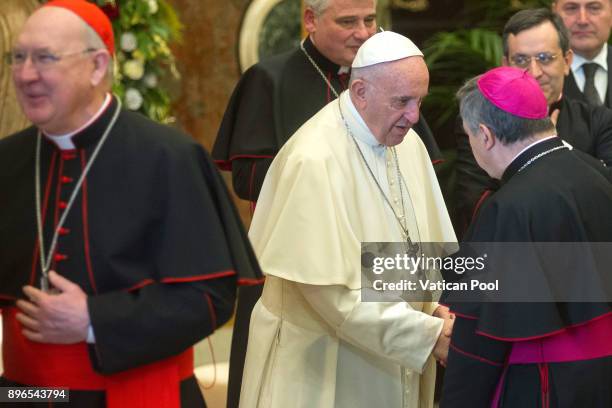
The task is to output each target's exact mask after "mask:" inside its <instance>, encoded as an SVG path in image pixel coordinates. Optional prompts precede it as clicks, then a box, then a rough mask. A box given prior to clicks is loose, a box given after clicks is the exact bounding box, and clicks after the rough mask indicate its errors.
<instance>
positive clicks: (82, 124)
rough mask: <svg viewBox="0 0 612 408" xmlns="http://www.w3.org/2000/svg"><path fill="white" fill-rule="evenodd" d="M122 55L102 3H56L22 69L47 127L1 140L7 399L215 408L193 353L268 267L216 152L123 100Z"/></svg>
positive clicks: (25, 42)
mask: <svg viewBox="0 0 612 408" xmlns="http://www.w3.org/2000/svg"><path fill="white" fill-rule="evenodd" d="M114 46H115V43H114V37H113V31H112V26H111V22H110V20H109V19H108V18H107V17H106V16H105V15H104V13H103V12H102V11H101V10H100V9H99V8H98V7H97V6H95V5H94V4H93V3H90V2H87V1H84V0H53V1H50V2H48V3H45V4H44V5H43V6H41V7H40V8H38V9H37V10H36V11H35V12H34V13H33V14H32V15H31V16H30V17H29V18H28V19H27V21H26V23H25V25H24V27H23V28H22V30H21V32H20V34H19V36H18V38H17V40H16V43H15V44H14V47H13V50H12V52H11V53H10V55H9V56H8V57H7V62H8V63H9V64H10V70H11V73H12V76H13V81H14V85H15V88H16V91H17V96H18V100H19V103H20V105H21V107H22V109H23V111H24V113H25V115H26V116H27V117H28V119H29V120H30V121H31V122H32V123H33V126H31V127H29V128H27V129H25V130H23V131H21V132H19V133H16V134H14V135H11V136H8V137H7V138H5V139H3V140H1V141H0V191H2V192H3V197H2V200H0V307H1V308H2V318H3V336H4V339H3V359H4V360H3V366H4V372H3V374H2V377H1V378H0V387H9V388H10V389H16V387H24V386H38V387H46V388H48V387H60V388H66V389H69V396H68V397H69V399H70V403H71V404H72V405H71V406H75V407H88V408H91V407H131V408H133V407H141V408H144V407H180V406H182V407H202V406H204V400H203V398H202V394H201V392H200V388H199V386H198V383H197V381H196V379H195V377H194V375H193V349H192V346H193V344H195V343H196V342H198V341H200V340H201V339H203V338H204V337H206V336H208V335H209V334H211V333H212V332H213V331H214V330H215V328H216V327H218V326H219V325H221V324H223V323H224V322H225V321H227V320H228V319H229V318H230V316H231V314H232V311H233V306H234V301H235V291H236V281H237V272H236V271H237V270H238V271H240V272H244V274H243V275H241V277H242V278H247V277H252V278H256V277H258V274H257V272H256V271H255V270H252V269H250V268H251V267H253V268H256V264H255V263H254V262H251V260H253V259H254V256H253V254H252V252H251V250H250V247H249V246H248V243H247V241H246V236H245V234H244V231H243V230H242V226H241V222H240V220H239V218H238V216H237V214H236V213H235V211H234V209H233V207H232V204H231V200H230V198H229V196H228V194H227V190H226V188H225V186H224V184H223V181H222V179H221V178H220V176H219V174H218V173H217V170H216V169H215V167H214V165H213V163H212V161H211V160H210V159H209V157H208V156H207V154H206V152H205V151H204V150H203V149H202V147H201V146H200V145H199V144H197V143H196V142H195V141H194V140H193V139H191V138H189V137H188V136H186V135H184V134H182V133H181V132H179V131H177V130H174V129H172V128H169V127H166V126H162V125H159V124H157V123H155V122H153V121H151V120H149V119H146V118H145V117H143V116H142V115H139V114H137V113H133V112H128V111H125V110H123V109H121V103H120V101H119V99H118V98H116V97H115V96H113V95H111V94H110V88H111V83H112V63H113V61H112V59H113V53H114ZM251 272H252V275H250V274H249V273H251ZM6 389H7V388H3V390H6ZM4 395H6V394H4ZM5 401H6V400H5Z"/></svg>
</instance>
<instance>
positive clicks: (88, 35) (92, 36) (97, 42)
mask: <svg viewBox="0 0 612 408" xmlns="http://www.w3.org/2000/svg"><path fill="white" fill-rule="evenodd" d="M83 27H84V29H85V38H84V41H85V46H86V47H87V48H91V49H94V50H99V49H106V44H104V41H102V39H101V38H100V36H99V35H98V33H96V31H95V30H94V29H93V28H91V27H90V26H89V25H88V24H87V23H85V22H83ZM109 53H110V51H109ZM110 57H111V58H110V62H109V64H108V68H107V70H106V80H107V81H108V83H109V84H112V83H113V79H114V69H115V67H114V58H113V55H111V56H110Z"/></svg>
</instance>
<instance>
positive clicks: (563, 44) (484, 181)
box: [456, 8, 612, 232]
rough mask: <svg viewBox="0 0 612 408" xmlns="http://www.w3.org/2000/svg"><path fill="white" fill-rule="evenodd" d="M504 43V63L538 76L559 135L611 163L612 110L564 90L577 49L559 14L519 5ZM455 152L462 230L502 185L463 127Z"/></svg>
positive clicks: (458, 204)
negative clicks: (487, 169) (486, 168)
mask: <svg viewBox="0 0 612 408" xmlns="http://www.w3.org/2000/svg"><path fill="white" fill-rule="evenodd" d="M503 46H504V57H503V64H504V65H509V66H516V67H519V68H522V69H525V70H527V71H529V73H531V74H532V76H533V77H534V78H535V79H536V80H537V81H538V84H539V85H540V87H541V88H542V91H543V92H544V95H545V96H546V100H547V102H548V107H549V114H550V115H551V118H553V121H556V128H557V132H558V135H559V137H560V138H561V139H563V140H564V141H565V142H566V143H568V144H569V145H571V146H572V148H575V149H578V150H581V151H583V152H586V153H588V154H590V155H591V156H593V157H595V158H597V159H599V160H601V161H602V162H603V163H604V164H605V165H606V166H612V111H611V110H609V109H607V108H605V107H602V106H598V107H596V106H592V105H589V104H587V103H585V102H582V101H577V100H573V99H570V98H566V97H565V96H564V95H563V92H562V91H563V83H564V79H565V76H566V75H567V74H568V73H569V71H570V65H571V63H572V57H573V52H572V50H571V49H570V48H569V36H568V32H567V29H566V28H565V26H564V25H563V22H562V21H561V18H560V17H559V16H558V15H556V14H554V13H553V12H552V11H551V10H549V9H544V8H541V9H531V10H522V11H519V12H518V13H516V14H515V15H514V16H512V17H511V18H510V19H509V20H508V22H507V23H506V25H505V27H504V31H503ZM457 154H458V159H457V167H456V169H457V188H456V203H457V214H458V218H459V221H458V223H459V228H458V229H459V230H460V232H462V231H464V230H465V229H466V228H467V225H469V223H470V221H471V220H472V218H473V217H474V216H475V214H476V212H477V211H478V209H479V208H480V207H481V206H482V204H483V202H484V201H485V200H486V199H487V197H488V196H489V195H490V194H491V193H492V192H494V191H495V190H497V188H498V187H499V185H498V182H496V181H495V180H493V179H492V178H490V177H488V176H487V174H486V173H485V172H484V171H483V170H482V169H480V168H479V166H478V165H477V163H476V161H475V160H474V156H473V154H472V151H471V149H470V146H469V143H468V138H467V135H466V134H465V133H463V132H460V133H459V134H458V136H457ZM607 171H610V172H612V169H610V167H609V168H608V170H607Z"/></svg>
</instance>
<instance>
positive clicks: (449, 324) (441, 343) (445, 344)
mask: <svg viewBox="0 0 612 408" xmlns="http://www.w3.org/2000/svg"><path fill="white" fill-rule="evenodd" d="M454 322H455V319H450V318H449V319H444V326H443V327H442V332H441V333H440V336H439V337H438V341H436V345H435V346H434V348H433V351H432V354H433V356H434V358H435V359H436V361H438V362H439V363H440V364H441V365H442V367H446V361H447V360H448V348H449V347H450V339H451V338H450V335H448V336H447V335H446V334H445V333H452V331H453V323H454Z"/></svg>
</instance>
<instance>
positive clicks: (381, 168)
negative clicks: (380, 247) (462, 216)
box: [240, 31, 456, 408]
mask: <svg viewBox="0 0 612 408" xmlns="http://www.w3.org/2000/svg"><path fill="white" fill-rule="evenodd" d="M352 68H353V69H352V74H351V82H350V85H349V89H348V90H347V91H345V92H344V93H343V94H341V95H340V98H338V99H337V100H335V101H333V102H331V103H329V104H328V105H327V106H325V107H324V108H323V109H322V110H321V111H319V112H318V113H317V114H316V115H315V116H314V117H312V118H311V119H310V120H309V121H308V122H306V123H305V124H304V125H303V126H302V127H301V128H300V129H299V130H298V131H297V132H296V133H295V134H294V135H293V136H292V137H291V139H290V140H289V142H288V143H287V144H285V146H284V147H283V148H282V149H281V151H280V153H279V154H278V155H277V156H276V158H275V159H274V162H273V163H272V166H271V167H270V170H269V171H268V174H267V176H266V179H265V182H264V185H263V188H262V191H261V195H260V197H259V200H258V202H257V208H256V210H255V214H254V217H253V221H252V224H251V229H250V231H249V236H250V238H251V241H252V243H253V246H254V248H255V252H256V253H257V256H258V258H259V262H260V263H261V266H262V269H263V271H264V272H265V273H266V275H267V278H266V283H265V287H264V291H263V295H262V298H261V299H260V300H259V301H258V303H257V304H256V306H255V308H254V310H253V314H252V318H251V326H250V332H249V343H248V349H247V357H246V363H245V369H244V376H243V380H242V391H241V397H240V406H241V407H244V408H251V407H264V408H289V407H291V408H294V407H304V408H328V407H329V408H331V407H339V408H345V407H346V408H356V407H357V408H358V407H368V408H370V407H411V408H412V407H431V406H432V405H433V390H434V381H435V361H434V358H436V359H438V360H440V361H442V362H444V361H445V359H446V354H447V352H448V344H449V337H448V336H449V335H450V331H451V328H452V319H451V318H450V317H449V316H448V311H447V309H445V308H444V307H441V306H438V305H437V304H435V303H429V302H403V301H398V302H362V301H361V291H360V290H361V287H362V283H361V262H360V261H361V243H362V242H389V241H395V242H406V240H407V239H410V240H412V241H413V242H414V241H421V242H454V241H455V240H456V238H455V234H454V232H453V229H452V226H451V223H450V219H449V216H448V213H447V211H446V207H445V204H444V200H443V198H442V194H441V193H440V188H439V186H438V182H437V180H436V176H435V174H434V171H433V168H432V165H431V161H430V159H429V157H428V155H427V151H426V149H425V147H424V146H423V144H422V142H421V139H420V138H419V137H418V135H417V134H416V133H415V132H414V131H413V130H411V127H412V125H413V124H414V123H416V122H417V120H418V118H419V106H420V103H421V100H422V98H423V97H424V96H425V95H426V94H427V89H428V84H429V73H428V71H427V67H426V65H425V62H424V60H423V54H422V53H421V51H419V49H418V48H417V47H416V46H415V45H414V44H413V43H412V41H410V40H409V39H407V38H406V37H403V36H401V35H399V34H396V33H393V32H389V31H386V32H381V33H378V34H376V35H374V36H373V37H371V38H370V39H369V40H367V41H366V42H365V43H364V44H363V45H362V47H361V48H360V49H359V51H358V53H357V56H356V57H355V60H354V62H353V66H352ZM435 316H438V317H435Z"/></svg>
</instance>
